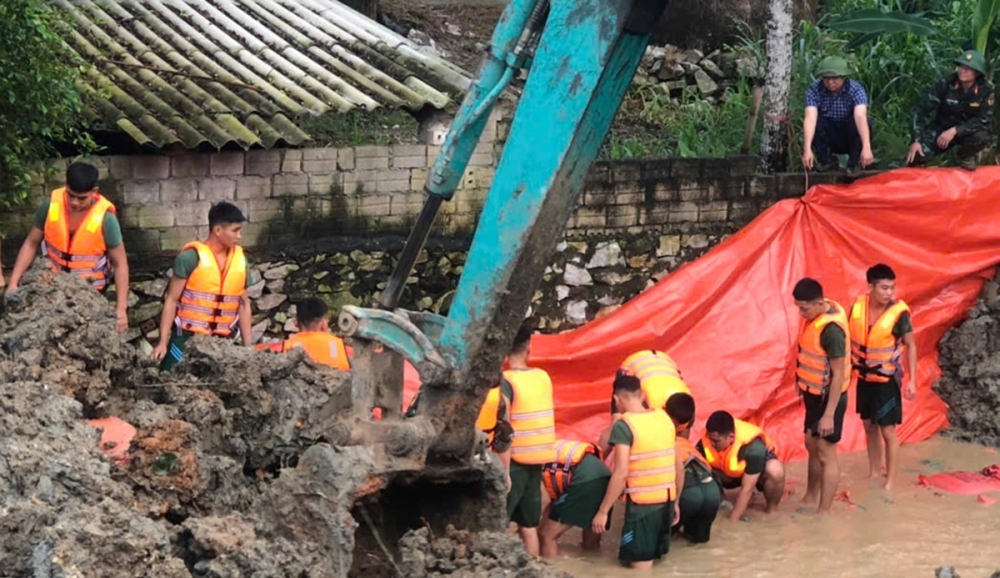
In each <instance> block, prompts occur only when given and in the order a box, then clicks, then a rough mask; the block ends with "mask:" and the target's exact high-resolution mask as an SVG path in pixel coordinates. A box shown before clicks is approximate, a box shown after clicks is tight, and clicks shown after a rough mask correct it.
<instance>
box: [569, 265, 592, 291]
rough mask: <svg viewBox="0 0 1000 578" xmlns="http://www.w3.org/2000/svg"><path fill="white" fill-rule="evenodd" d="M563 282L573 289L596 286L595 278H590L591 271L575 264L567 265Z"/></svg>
mask: <svg viewBox="0 0 1000 578" xmlns="http://www.w3.org/2000/svg"><path fill="white" fill-rule="evenodd" d="M563 280H564V281H565V282H566V284H567V285H569V286H571V287H580V286H584V285H593V284H594V278H593V277H591V276H590V271H587V270H586V269H584V268H583V267H580V266H579V265H574V264H573V263H567V264H566V272H565V273H564V274H563Z"/></svg>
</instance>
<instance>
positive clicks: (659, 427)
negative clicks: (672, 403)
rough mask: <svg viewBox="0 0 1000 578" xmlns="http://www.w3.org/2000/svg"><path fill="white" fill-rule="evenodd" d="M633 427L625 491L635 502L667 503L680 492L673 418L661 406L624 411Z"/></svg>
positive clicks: (629, 424) (624, 416) (625, 417)
mask: <svg viewBox="0 0 1000 578" xmlns="http://www.w3.org/2000/svg"><path fill="white" fill-rule="evenodd" d="M622 419H623V420H624V421H625V423H626V424H628V427H629V429H630V430H632V448H631V451H630V452H629V463H628V479H627V481H626V489H625V494H626V495H627V496H628V498H629V499H630V500H632V502H633V503H635V504H665V503H667V502H669V501H670V500H673V499H674V497H675V496H676V495H677V472H676V460H677V456H676V455H675V453H674V451H675V449H674V448H675V447H676V433H675V431H674V422H672V421H670V418H669V417H668V416H667V413H666V412H665V411H663V410H662V409H654V410H651V411H648V412H642V413H625V414H624V415H622Z"/></svg>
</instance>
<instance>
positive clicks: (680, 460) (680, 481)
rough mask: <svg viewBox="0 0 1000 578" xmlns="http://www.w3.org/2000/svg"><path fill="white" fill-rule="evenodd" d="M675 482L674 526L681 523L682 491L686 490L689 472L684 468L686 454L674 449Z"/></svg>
mask: <svg viewBox="0 0 1000 578" xmlns="http://www.w3.org/2000/svg"><path fill="white" fill-rule="evenodd" d="M674 472H676V473H675V474H674V484H676V487H677V491H676V493H675V495H674V526H676V525H677V524H680V523H681V492H683V491H684V476H685V474H686V473H687V472H686V471H685V469H684V456H682V455H681V453H680V452H678V451H676V448H675V451H674Z"/></svg>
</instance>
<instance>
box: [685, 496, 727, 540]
mask: <svg viewBox="0 0 1000 578" xmlns="http://www.w3.org/2000/svg"><path fill="white" fill-rule="evenodd" d="M721 504H722V490H721V489H719V485H718V484H717V483H715V482H714V481H711V482H702V483H698V484H694V485H688V484H685V485H684V491H683V492H681V506H680V507H681V526H680V527H681V531H682V532H683V533H684V536H685V537H686V538H687V539H688V540H690V541H692V542H694V543H696V544H701V543H703V542H708V540H709V538H710V537H711V535H712V523H713V522H715V516H716V514H718V513H719V506H720V505H721Z"/></svg>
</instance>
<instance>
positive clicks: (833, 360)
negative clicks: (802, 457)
mask: <svg viewBox="0 0 1000 578" xmlns="http://www.w3.org/2000/svg"><path fill="white" fill-rule="evenodd" d="M829 360H830V373H831V377H830V385H829V390H828V391H827V395H826V408H825V409H824V410H823V417H821V418H820V419H819V424H818V426H817V428H818V429H819V435H820V436H828V435H831V434H833V430H834V424H833V416H834V414H835V413H837V404H838V403H840V385H839V384H841V383H843V382H844V377H845V375H844V357H843V356H840V357H830V358H829Z"/></svg>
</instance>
